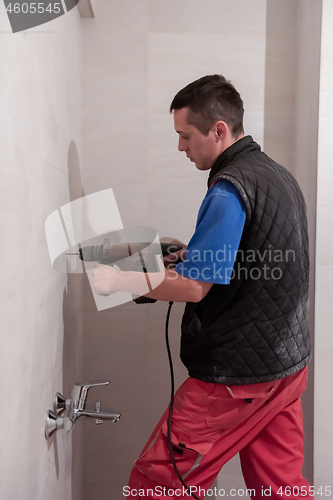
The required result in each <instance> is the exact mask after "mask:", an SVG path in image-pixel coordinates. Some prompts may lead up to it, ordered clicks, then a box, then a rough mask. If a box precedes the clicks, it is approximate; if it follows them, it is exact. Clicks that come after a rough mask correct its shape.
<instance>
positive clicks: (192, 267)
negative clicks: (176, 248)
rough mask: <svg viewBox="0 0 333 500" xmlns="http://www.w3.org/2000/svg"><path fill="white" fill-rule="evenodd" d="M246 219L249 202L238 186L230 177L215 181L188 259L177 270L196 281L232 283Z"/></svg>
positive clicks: (205, 201)
mask: <svg viewBox="0 0 333 500" xmlns="http://www.w3.org/2000/svg"><path fill="white" fill-rule="evenodd" d="M245 219H246V208H245V203H244V201H243V199H242V197H241V196H240V194H239V192H238V190H237V189H236V188H235V186H234V185H233V184H232V183H231V182H229V181H226V180H221V181H218V182H216V183H215V184H213V186H212V187H210V188H209V189H208V191H207V194H206V196H205V198H204V200H203V202H202V205H201V207H200V210H199V213H198V219H197V224H196V229H195V233H194V234H193V236H192V238H191V240H190V242H189V244H188V247H187V250H186V260H185V261H184V262H181V263H180V264H178V265H177V266H176V268H175V270H176V271H177V272H178V273H179V274H181V275H182V276H184V277H186V278H190V279H193V280H198V281H207V282H209V283H217V284H221V285H227V284H229V282H230V279H231V276H232V271H233V266H234V263H235V259H236V255H237V251H238V247H239V243H240V240H241V237H242V233H243V229H244V223H245Z"/></svg>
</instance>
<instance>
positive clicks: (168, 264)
mask: <svg viewBox="0 0 333 500" xmlns="http://www.w3.org/2000/svg"><path fill="white" fill-rule="evenodd" d="M172 243H174V244H175V245H181V246H182V248H181V250H178V252H174V253H170V254H169V255H166V256H165V257H163V262H164V267H165V268H166V269H168V270H171V269H174V268H175V267H176V265H177V264H178V262H179V261H183V260H185V259H186V248H187V245H184V243H182V242H181V241H178V240H172V241H170V244H172Z"/></svg>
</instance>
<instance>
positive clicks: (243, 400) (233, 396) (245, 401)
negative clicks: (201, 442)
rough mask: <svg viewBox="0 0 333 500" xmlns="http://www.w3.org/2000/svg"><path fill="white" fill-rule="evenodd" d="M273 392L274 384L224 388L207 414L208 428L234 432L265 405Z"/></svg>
mask: <svg viewBox="0 0 333 500" xmlns="http://www.w3.org/2000/svg"><path fill="white" fill-rule="evenodd" d="M273 392H274V384H269V383H265V384H250V385H239V386H235V385H233V386H232V385H230V386H224V388H223V389H222V388H221V395H220V397H219V398H217V399H216V400H215V402H214V403H213V405H212V406H211V408H210V409H209V412H208V413H207V417H206V423H207V426H208V427H209V428H211V429H215V430H219V431H227V430H229V431H230V430H232V429H233V428H235V427H237V426H238V425H239V424H242V423H243V422H245V420H247V419H248V418H249V417H250V416H251V414H253V413H254V412H256V411H257V410H258V408H260V407H261V406H262V405H264V404H265V403H266V401H267V400H268V399H269V397H270V396H271V395H272V394H273Z"/></svg>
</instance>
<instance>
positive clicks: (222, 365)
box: [94, 75, 312, 499]
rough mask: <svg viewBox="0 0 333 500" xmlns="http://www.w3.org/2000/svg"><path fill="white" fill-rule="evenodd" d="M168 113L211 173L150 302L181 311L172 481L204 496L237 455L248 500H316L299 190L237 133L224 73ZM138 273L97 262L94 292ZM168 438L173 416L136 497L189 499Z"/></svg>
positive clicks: (154, 439) (133, 482) (187, 148)
mask: <svg viewBox="0 0 333 500" xmlns="http://www.w3.org/2000/svg"><path fill="white" fill-rule="evenodd" d="M170 111H171V112H173V116H174V124H175V130H176V132H177V133H178V135H179V146H178V149H179V150H180V151H184V152H185V153H186V155H187V157H188V158H189V159H190V160H191V161H193V162H194V163H195V165H196V167H197V168H198V169H199V170H210V173H209V179H208V191H207V194H206V197H205V199H204V200H203V203H202V206H201V208H200V210H199V214H198V220H197V225H196V230H195V233H194V235H193V237H192V238H191V241H190V242H189V245H188V247H187V251H186V259H185V261H184V262H183V263H181V264H178V266H177V267H176V269H175V271H172V270H167V271H166V273H165V278H164V280H163V282H162V283H161V284H160V285H159V286H158V287H157V288H156V289H154V290H152V291H151V292H150V293H149V294H147V296H148V297H151V298H155V299H158V300H167V301H180V302H187V304H186V308H185V313H184V316H183V321H182V338H181V359H182V361H183V363H184V364H185V366H186V367H187V369H188V372H189V378H188V379H187V380H186V381H185V382H184V384H183V385H182V386H181V387H180V389H179V390H178V391H177V393H176V395H175V401H174V412H173V419H172V443H173V444H174V455H175V460H176V463H177V466H178V469H179V472H180V474H181V475H182V477H183V479H185V481H186V483H187V484H188V485H189V486H190V487H191V488H192V491H193V492H195V491H196V492H197V494H198V496H199V497H200V498H203V497H204V496H205V492H206V491H207V490H208V489H209V488H210V486H211V484H212V483H213V481H214V479H215V478H216V476H217V474H218V472H219V471H220V469H221V467H222V466H223V465H224V464H225V463H226V462H227V461H228V460H230V458H232V457H233V456H234V455H235V454H236V453H238V452H239V453H240V458H241V465H242V471H243V475H244V479H245V482H246V485H247V487H248V488H249V489H251V490H252V495H251V496H252V498H254V497H255V498H260V497H264V496H267V491H269V496H270V497H272V498H279V499H281V498H287V497H288V498H293V497H294V498H296V497H297V496H298V493H297V492H299V495H301V496H302V497H305V498H310V496H312V495H311V494H310V493H309V491H308V488H309V485H308V482H307V481H306V480H305V479H304V478H303V476H302V471H301V469H302V464H303V423H302V411H301V403H300V395H301V394H302V392H303V391H304V389H305V386H306V366H307V364H308V363H309V361H310V343H309V332H308V322H307V303H308V280H309V260H308V236H307V223H306V207H305V203H304V199H303V196H302V193H301V191H300V188H299V186H298V184H297V183H296V181H295V179H294V178H293V177H292V176H291V174H290V173H289V172H288V171H287V170H286V169H284V168H283V167H282V166H280V165H278V164H277V163H275V162H274V161H273V160H272V159H271V158H269V157H268V156H267V155H265V154H264V153H263V152H262V151H261V150H260V146H259V145H258V144H256V143H255V142H254V141H253V139H252V137H250V136H244V131H243V113H244V110H243V102H242V100H241V97H240V95H239V93H238V92H237V90H236V89H235V88H234V87H233V85H232V84H231V83H230V82H229V81H227V80H226V79H225V78H224V77H223V76H221V75H209V76H205V77H203V78H200V79H199V80H197V81H195V82H193V83H191V84H189V85H188V86H186V87H185V88H184V89H182V90H181V91H179V92H178V94H177V95H176V96H175V98H174V99H173V101H172V103H171V106H170ZM175 273H176V274H175ZM134 275H135V273H126V272H121V271H116V270H114V269H111V268H107V267H105V266H101V267H98V268H97V269H96V271H95V285H94V286H95V289H96V291H97V292H98V293H112V292H114V291H118V290H124V291H135V290H133V286H134V285H133V278H134V279H135V276H134ZM166 436H167V411H166V413H165V414H164V415H163V416H162V418H161V420H160V422H159V423H158V425H157V427H156V429H155V431H154V432H153V434H152V436H151V438H150V439H149V441H148V443H147V445H146V447H145V448H144V450H143V452H142V454H141V455H140V457H139V458H138V460H137V461H136V462H135V466H134V468H133V470H132V474H131V478H130V482H129V490H128V491H129V492H130V495H131V498H143V497H146V498H154V499H155V498H180V497H184V498H186V497H188V495H187V493H186V491H184V490H182V486H181V483H180V481H179V479H178V477H177V475H176V473H175V471H174V469H173V466H172V463H171V461H170V456H169V450H168V443H167V437H166ZM163 488H165V489H164V490H163ZM195 488H196V489H195ZM290 488H291V490H290ZM290 491H292V492H293V496H292V497H290ZM161 492H162V493H163V494H164V497H163V496H161ZM264 492H266V495H265V494H264Z"/></svg>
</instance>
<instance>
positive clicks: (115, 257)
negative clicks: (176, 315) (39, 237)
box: [76, 238, 182, 304]
mask: <svg viewBox="0 0 333 500" xmlns="http://www.w3.org/2000/svg"><path fill="white" fill-rule="evenodd" d="M181 249H182V246H181V245H177V244H175V243H120V244H111V243H110V240H109V238H105V239H104V242H103V244H102V245H92V246H86V247H82V248H80V249H79V253H78V254H76V255H79V257H80V259H81V260H83V261H86V262H100V263H101V264H105V265H108V266H112V265H115V263H117V266H118V267H119V268H120V269H121V270H122V271H137V272H142V270H143V272H145V273H148V272H149V273H151V272H158V271H159V270H160V268H159V265H158V262H157V256H158V255H160V254H161V251H162V255H163V257H165V256H166V255H170V254H172V253H175V252H178V251H179V250H181ZM178 262H181V259H178V260H177V261H175V262H174V263H173V264H175V265H176V264H178ZM133 300H134V302H136V303H137V304H149V303H154V302H156V300H155V299H150V298H148V297H139V296H137V295H133Z"/></svg>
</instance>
